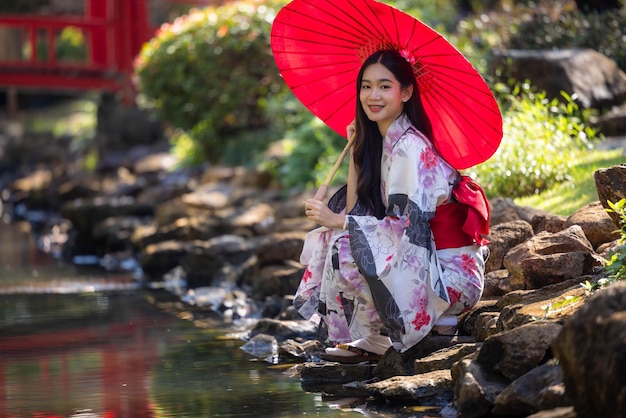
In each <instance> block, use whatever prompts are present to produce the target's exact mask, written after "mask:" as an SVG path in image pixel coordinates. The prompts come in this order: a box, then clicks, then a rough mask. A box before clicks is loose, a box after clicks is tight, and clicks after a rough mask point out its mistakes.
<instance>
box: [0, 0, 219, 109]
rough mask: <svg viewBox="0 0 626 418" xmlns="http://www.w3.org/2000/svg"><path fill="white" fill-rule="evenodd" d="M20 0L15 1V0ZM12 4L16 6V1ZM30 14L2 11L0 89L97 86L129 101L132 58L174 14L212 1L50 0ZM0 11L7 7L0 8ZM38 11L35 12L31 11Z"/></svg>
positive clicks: (85, 88)
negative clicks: (43, 7)
mask: <svg viewBox="0 0 626 418" xmlns="http://www.w3.org/2000/svg"><path fill="white" fill-rule="evenodd" d="M17 3H19V2H17ZM17 3H16V4H17ZM41 3H48V5H47V8H48V9H49V11H48V10H45V9H43V10H42V9H40V10H38V11H36V12H29V14H18V13H12V14H6V13H3V12H1V11H0V44H2V45H3V47H2V49H1V50H0V89H8V91H10V92H11V91H13V92H15V91H16V90H17V89H20V90H22V89H36V90H37V91H43V92H48V91H54V90H61V91H68V90H70V91H72V90H74V91H85V90H99V91H111V92H116V93H119V94H120V96H121V98H122V99H123V100H126V101H128V100H132V98H133V97H134V90H133V86H132V83H131V77H132V73H133V67H132V64H133V60H134V58H135V56H136V55H137V53H138V52H139V51H140V49H141V46H142V44H143V43H144V42H146V41H147V40H149V39H150V38H151V37H152V36H153V34H154V32H155V30H156V29H157V28H158V27H159V26H160V25H161V23H163V22H165V21H168V20H169V19H170V18H171V17H172V15H171V14H172V13H178V14H181V13H183V12H185V11H186V10H185V9H184V8H185V6H186V9H189V8H190V7H191V6H204V5H208V4H209V3H217V2H216V1H211V0H165V1H164V0H82V1H81V0H72V1H69V2H68V1H62V0H49V1H48V2H41ZM0 10H11V9H10V8H9V6H2V7H0ZM35 13H37V14H35Z"/></svg>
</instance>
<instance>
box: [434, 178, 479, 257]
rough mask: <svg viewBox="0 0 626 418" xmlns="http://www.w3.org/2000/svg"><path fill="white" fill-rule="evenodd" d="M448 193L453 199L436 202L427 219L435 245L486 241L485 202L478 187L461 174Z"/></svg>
mask: <svg viewBox="0 0 626 418" xmlns="http://www.w3.org/2000/svg"><path fill="white" fill-rule="evenodd" d="M452 194H453V196H454V197H455V199H456V202H451V203H448V204H444V205H439V206H437V209H436V211H435V216H434V217H433V219H431V220H430V228H431V230H432V231H433V236H434V238H435V245H436V246H437V249H438V250H441V249H444V248H459V247H464V246H466V245H472V244H474V243H476V244H478V245H487V244H489V240H487V239H485V238H484V236H485V235H489V217H490V212H489V202H488V201H487V198H486V196H485V192H484V191H483V189H482V187H480V185H479V184H478V183H476V182H475V181H474V180H472V179H471V178H470V177H469V176H461V181H460V182H459V183H458V184H457V185H456V186H454V189H453V190H452Z"/></svg>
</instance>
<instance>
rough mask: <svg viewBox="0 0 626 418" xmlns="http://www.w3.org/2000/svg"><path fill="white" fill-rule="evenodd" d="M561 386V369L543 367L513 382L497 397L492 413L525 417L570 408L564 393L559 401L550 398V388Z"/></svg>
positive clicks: (551, 365) (551, 366)
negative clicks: (550, 410)
mask: <svg viewBox="0 0 626 418" xmlns="http://www.w3.org/2000/svg"><path fill="white" fill-rule="evenodd" d="M562 385H563V373H562V371H561V368H560V367H559V366H558V365H557V364H552V363H546V364H543V365H541V366H539V367H537V368H534V369H532V370H530V371H529V372H527V373H526V374H523V375H522V376H520V377H519V378H517V379H515V380H514V381H513V382H512V383H511V384H510V385H509V386H507V387H506V388H505V389H504V390H503V391H502V392H500V393H499V394H498V396H496V399H495V402H494V407H493V410H492V414H494V415H496V416H506V417H526V416H528V415H531V414H532V413H535V412H538V411H540V410H544V409H554V408H557V407H563V406H570V405H571V401H570V400H569V399H568V398H567V397H566V396H565V394H564V393H561V397H560V398H558V397H556V396H553V393H554V392H555V391H554V389H553V388H554V387H558V386H562ZM557 391H558V390H557ZM546 393H548V394H547V395H546Z"/></svg>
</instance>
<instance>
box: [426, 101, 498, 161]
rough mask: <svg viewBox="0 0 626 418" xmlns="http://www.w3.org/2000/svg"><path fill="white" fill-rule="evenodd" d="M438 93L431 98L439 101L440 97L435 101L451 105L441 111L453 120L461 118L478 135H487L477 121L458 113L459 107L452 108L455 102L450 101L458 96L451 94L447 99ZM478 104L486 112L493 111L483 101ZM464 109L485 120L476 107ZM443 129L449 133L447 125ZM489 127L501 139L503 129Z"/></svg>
mask: <svg viewBox="0 0 626 418" xmlns="http://www.w3.org/2000/svg"><path fill="white" fill-rule="evenodd" d="M438 93H439V94H433V95H432V96H431V97H432V98H433V99H437V97H438V98H439V99H437V100H435V101H436V102H437V103H439V104H441V103H446V104H449V106H446V107H441V108H440V109H439V111H445V113H446V114H447V115H449V116H451V119H456V118H454V116H460V117H461V118H462V119H463V120H464V121H465V125H466V126H467V127H469V128H470V129H472V130H473V131H474V132H475V133H477V134H481V135H485V132H482V131H481V130H479V126H478V125H481V124H478V123H476V121H475V120H469V119H468V118H467V116H466V114H465V113H464V112H456V111H455V110H456V109H458V107H452V106H453V102H454V100H450V97H452V98H454V99H456V96H454V95H452V94H450V95H449V97H448V98H446V97H444V95H443V94H441V92H438ZM435 96H436V97H435ZM456 101H457V102H458V103H460V104H463V102H461V101H459V100H456ZM476 104H478V105H479V106H481V107H482V108H484V109H486V110H492V109H491V107H490V106H487V105H486V104H485V103H483V102H482V101H477V102H476ZM464 108H465V109H467V110H468V111H469V112H470V113H471V114H473V115H474V116H475V117H477V118H479V119H483V118H481V116H482V115H481V112H480V111H479V110H478V109H476V108H475V107H474V106H471V107H470V106H464ZM456 125H457V126H459V123H456ZM443 127H444V129H446V131H447V128H446V127H445V125H444V126H443ZM488 127H489V128H491V129H492V131H493V133H494V134H497V135H499V136H500V137H501V136H502V128H501V126H500V129H498V128H497V127H495V126H493V125H491V124H489V125H488ZM495 148H497V146H496V147H495ZM457 150H458V148H457ZM494 150H495V149H494ZM477 151H480V150H477Z"/></svg>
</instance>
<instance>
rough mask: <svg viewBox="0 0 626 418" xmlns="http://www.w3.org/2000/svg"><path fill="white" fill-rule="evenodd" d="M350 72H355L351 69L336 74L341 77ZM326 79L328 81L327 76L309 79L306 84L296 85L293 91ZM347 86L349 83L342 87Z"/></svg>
mask: <svg viewBox="0 0 626 418" xmlns="http://www.w3.org/2000/svg"><path fill="white" fill-rule="evenodd" d="M350 71H353V70H352V69H350V70H344V71H340V72H337V73H335V75H341V74H345V73H349V72H350ZM325 79H328V76H326V75H321V76H320V77H319V78H312V79H308V80H306V81H305V82H304V83H302V84H294V85H293V87H292V88H293V89H297V88H300V87H302V86H304V85H307V84H312V83H315V82H317V81H321V80H325ZM351 83H352V80H350V84H351ZM346 85H348V83H345V84H344V85H343V86H342V87H345V86H346ZM314 103H315V102H314Z"/></svg>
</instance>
